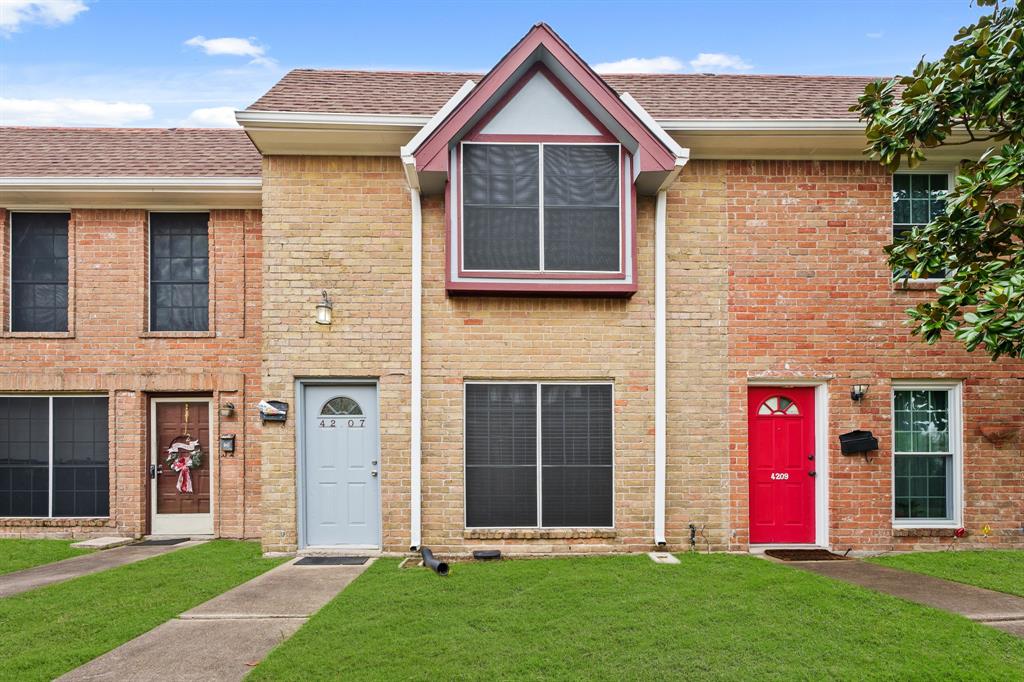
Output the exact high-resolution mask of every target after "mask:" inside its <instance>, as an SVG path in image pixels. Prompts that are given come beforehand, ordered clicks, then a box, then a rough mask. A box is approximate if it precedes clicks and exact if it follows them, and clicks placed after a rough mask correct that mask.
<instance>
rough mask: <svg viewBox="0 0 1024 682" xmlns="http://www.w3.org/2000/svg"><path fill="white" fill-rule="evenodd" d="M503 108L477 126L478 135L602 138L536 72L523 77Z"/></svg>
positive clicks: (543, 75)
mask: <svg viewBox="0 0 1024 682" xmlns="http://www.w3.org/2000/svg"><path fill="white" fill-rule="evenodd" d="M510 94H511V97H509V98H508V101H506V102H505V103H504V104H501V105H499V106H497V107H495V111H494V112H493V116H491V117H490V118H489V119H488V120H485V121H484V122H483V125H481V126H479V128H478V130H479V134H480V135H602V134H603V133H604V131H603V130H602V129H599V128H598V127H597V125H595V124H594V123H592V122H591V120H590V118H588V117H587V116H585V115H584V114H583V112H582V111H580V109H579V108H578V105H577V103H576V102H575V101H574V100H571V99H570V97H571V95H566V94H565V93H563V92H562V91H561V90H560V89H559V88H558V87H557V86H556V85H555V84H554V83H552V82H551V79H550V77H549V76H548V75H547V73H546V69H538V70H536V71H534V72H533V73H532V75H531V74H527V75H526V76H524V77H523V79H522V81H521V86H520V87H518V88H517V90H516V91H515V92H513V93H510Z"/></svg>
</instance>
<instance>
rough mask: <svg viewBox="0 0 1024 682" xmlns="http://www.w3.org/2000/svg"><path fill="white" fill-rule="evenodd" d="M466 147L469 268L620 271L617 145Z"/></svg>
mask: <svg viewBox="0 0 1024 682" xmlns="http://www.w3.org/2000/svg"><path fill="white" fill-rule="evenodd" d="M462 150H463V151H462V154H463V162H462V166H463V171H462V185H463V190H462V191H463V198H462V267H463V268H464V269H465V270H467V271H484V272H486V271H492V272H503V271H507V272H538V273H540V272H577V273H579V272H613V273H614V272H618V271H619V270H620V269H621V249H622V244H621V236H622V235H621V210H620V209H621V207H620V191H621V190H620V183H621V178H620V172H619V170H620V159H619V146H618V145H617V144H551V143H544V144H482V143H466V144H464V145H463V147H462Z"/></svg>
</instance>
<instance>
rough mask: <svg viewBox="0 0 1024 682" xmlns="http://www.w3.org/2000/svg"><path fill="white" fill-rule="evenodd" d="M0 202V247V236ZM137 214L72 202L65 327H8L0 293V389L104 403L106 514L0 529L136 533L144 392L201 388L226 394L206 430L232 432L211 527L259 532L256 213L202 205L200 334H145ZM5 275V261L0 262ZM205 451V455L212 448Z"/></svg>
mask: <svg viewBox="0 0 1024 682" xmlns="http://www.w3.org/2000/svg"><path fill="white" fill-rule="evenodd" d="M9 223H10V221H9V220H8V215H7V212H6V211H2V210H0V226H2V231H3V234H2V237H3V239H2V243H3V244H4V245H5V247H4V248H5V249H6V248H7V247H6V245H7V244H8V243H9V232H8V230H9ZM146 224H147V214H146V212H145V211H142V210H92V209H89V210H74V211H72V213H71V225H70V230H69V242H70V243H69V255H70V260H71V264H70V265H69V275H70V277H69V280H70V283H71V286H70V289H71V290H70V292H69V300H70V303H69V318H70V320H71V321H69V332H68V333H58V334H32V333H11V332H10V331H8V329H9V326H8V323H7V321H8V319H9V315H8V312H9V311H8V310H7V305H8V304H7V301H8V295H7V291H6V290H4V291H3V292H2V293H3V296H0V300H2V303H0V306H2V312H3V320H4V327H3V329H4V330H3V331H2V332H0V334H2V340H0V393H17V392H36V393H52V392H62V391H64V392H69V391H75V392H97V393H106V394H107V395H108V397H109V400H110V415H109V424H110V488H111V505H110V507H111V514H110V518H109V519H107V520H89V521H79V520H74V519H52V520H39V519H6V520H5V519H0V535H35V534H64V535H67V534H73V535H95V534H99V533H106V534H110V533H111V532H114V533H118V534H125V535H139V534H141V533H143V532H144V530H145V526H146V517H147V502H146V491H147V488H148V480H147V478H146V471H147V465H148V461H149V452H148V442H147V429H146V421H147V409H148V397H149V396H150V395H152V394H166V393H176V392H177V393H180V392H187V393H191V394H196V393H199V394H207V395H211V396H212V397H213V399H214V403H215V407H216V406H217V405H219V404H220V403H222V402H232V403H234V404H235V406H236V408H237V412H236V414H235V416H233V417H231V418H222V417H219V416H217V414H216V409H215V411H214V415H215V416H214V419H215V423H214V428H213V435H214V437H216V435H219V434H220V433H221V432H226V433H235V434H237V445H236V451H235V453H234V457H221V458H219V459H218V466H219V474H218V475H217V479H218V481H217V483H216V486H217V488H216V491H217V498H216V499H217V501H216V503H215V517H214V528H215V532H216V533H217V534H219V535H222V536H226V537H242V536H245V537H252V536H256V535H258V534H259V528H260V514H261V512H260V492H259V491H260V486H259V471H260V448H259V432H260V427H259V423H258V421H257V420H255V419H253V417H252V412H253V410H252V409H251V404H252V403H253V402H255V400H257V399H258V398H256V397H255V396H256V395H257V393H258V385H259V372H258V368H259V348H260V337H261V324H260V290H261V280H262V271H261V259H262V243H261V220H260V212H259V211H251V210H215V211H211V213H210V262H211V265H210V270H211V274H210V277H211V289H210V296H211V302H212V305H211V331H210V332H209V333H191V334H178V333H159V334H157V333H147V332H146V331H145V330H146V328H147V322H146V315H147V303H146V301H147V296H148V292H147V281H148V277H147V245H148V233H147V229H146ZM0 274H2V277H0V281H2V282H7V280H8V275H9V258H8V254H7V253H6V251H5V253H4V258H3V260H2V263H0ZM214 450H215V452H214V453H210V454H211V456H216V455H219V451H217V450H216V448H215V447H214Z"/></svg>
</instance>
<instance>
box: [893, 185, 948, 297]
mask: <svg viewBox="0 0 1024 682" xmlns="http://www.w3.org/2000/svg"><path fill="white" fill-rule="evenodd" d="M948 191H949V176H948V175H946V174H945V173H895V174H893V176H892V238H893V241H894V242H898V241H900V240H901V239H904V238H905V237H906V236H907V235H909V234H910V232H911V231H912V230H913V229H914V228H918V227H924V226H925V225H927V224H928V223H930V222H931V221H932V219H934V218H935V217H936V216H938V215H940V214H942V212H943V211H945V210H946V193H947V192H948ZM895 275H896V277H897V278H904V277H907V276H908V273H905V272H902V273H901V272H897V273H895ZM926 275H927V276H928V277H941V276H942V273H941V272H938V273H926Z"/></svg>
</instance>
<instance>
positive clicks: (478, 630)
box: [250, 554, 1024, 680]
mask: <svg viewBox="0 0 1024 682" xmlns="http://www.w3.org/2000/svg"><path fill="white" fill-rule="evenodd" d="M681 559H682V564H681V565H656V564H654V563H652V562H651V561H650V560H649V559H648V558H647V557H646V556H643V555H640V556H625V557H593V558H576V559H548V560H534V561H528V560H521V561H505V562H500V563H494V564H456V565H454V566H453V568H452V573H451V575H450V576H449V577H448V578H440V577H438V576H436V575H434V574H433V573H431V572H430V571H427V570H425V569H401V570H400V569H398V568H397V561H394V560H383V559H382V560H378V561H377V562H376V563H375V564H374V565H373V566H371V567H370V568H369V570H367V572H366V573H364V574H363V575H362V576H361V577H360V578H359V579H358V580H356V581H355V582H354V583H353V584H352V585H350V586H349V587H348V589H346V590H345V591H344V592H342V593H341V594H340V595H339V596H338V597H337V598H336V599H334V600H333V601H332V602H331V603H329V604H328V605H327V606H325V607H324V608H323V609H322V610H321V611H320V612H319V613H317V614H316V615H315V616H314V617H313V618H312V619H310V621H309V622H308V623H307V624H306V625H304V626H303V627H302V629H300V630H299V631H298V632H297V633H296V635H295V636H294V637H292V638H291V639H290V640H288V641H286V642H284V643H282V644H281V645H279V646H278V647H277V648H276V649H274V651H273V652H272V653H271V654H270V656H269V657H268V658H267V659H266V660H265V661H264V662H263V663H262V664H261V665H260V666H258V667H257V668H255V669H254V670H253V671H252V673H251V674H250V678H251V679H253V680H315V679H326V678H338V677H343V678H344V679H385V678H386V679H431V678H434V679H489V678H496V679H517V678H532V679H538V678H543V679H588V678H597V679H615V680H618V679H637V678H644V679H658V678H672V679H680V678H681V679H687V678H697V679H757V678H765V677H766V678H783V679H794V678H797V679H821V678H838V679H864V678H885V679H899V678H909V679H921V678H934V679H965V678H970V679H1002V680H1006V679H1020V678H1021V671H1022V670H1024V641H1022V640H1019V639H1017V638H1015V637H1013V636H1011V635H1008V634H1006V633H1003V632H1000V631H997V630H994V629H991V628H987V627H985V626H982V625H978V624H976V623H972V622H970V621H968V620H967V619H965V618H962V617H960V616H956V615H953V614H949V613H944V612H941V611H937V610H934V609H929V608H926V607H923V606H919V605H916V604H911V603H909V602H905V601H902V600H898V599H895V598H892V597H889V596H886V595H882V594H879V593H876V592H872V591H869V590H865V589H862V588H859V587H856V586H853V585H848V584H845V583H840V582H837V581H833V580H829V579H827V578H823V577H821V576H816V575H813V574H810V573H804V572H802V571H798V570H796V569H791V568H789V567H786V566H780V565H778V564H773V563H770V562H768V561H765V560H763V559H757V558H754V557H749V556H735V555H722V554H712V555H685V556H682V557H681Z"/></svg>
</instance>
